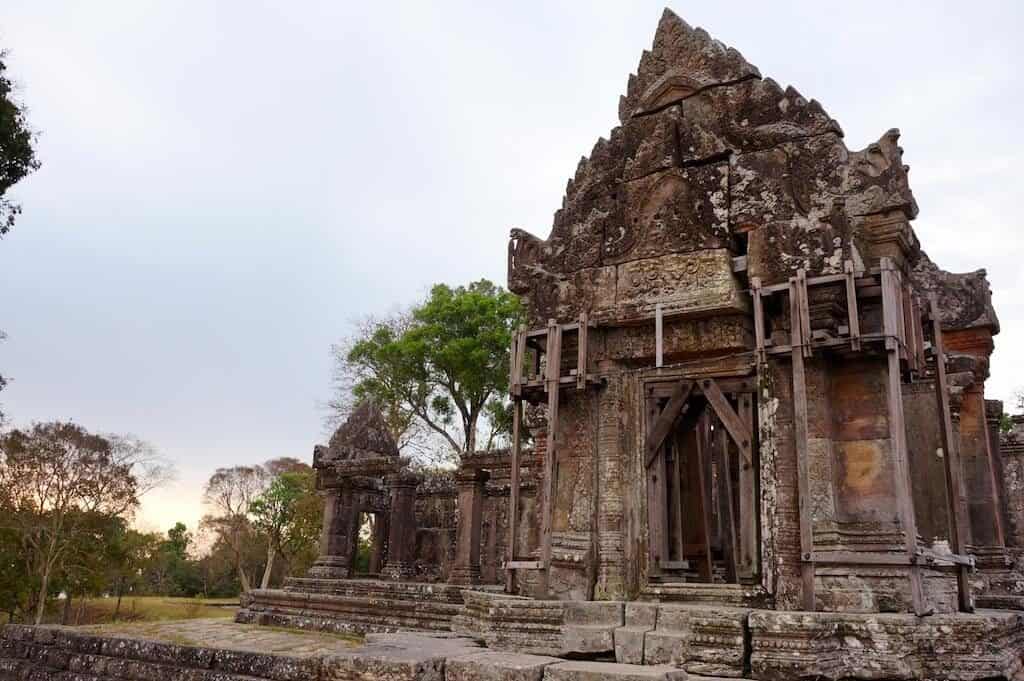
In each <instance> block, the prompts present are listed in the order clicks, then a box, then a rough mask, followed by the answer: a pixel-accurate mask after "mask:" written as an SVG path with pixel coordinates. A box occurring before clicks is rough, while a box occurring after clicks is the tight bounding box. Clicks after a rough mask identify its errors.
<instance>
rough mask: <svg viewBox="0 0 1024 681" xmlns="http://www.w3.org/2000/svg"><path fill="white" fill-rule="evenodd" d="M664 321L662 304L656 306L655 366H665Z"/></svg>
mask: <svg viewBox="0 0 1024 681" xmlns="http://www.w3.org/2000/svg"><path fill="white" fill-rule="evenodd" d="M663 323H664V320H663V319H662V312H661V303H658V304H657V305H655V306H654V366H656V367H659V368H660V367H662V366H664V358H663V356H662V353H663V351H664V348H665V346H664V327H663Z"/></svg>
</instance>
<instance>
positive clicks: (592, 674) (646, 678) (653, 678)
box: [544, 661, 687, 681]
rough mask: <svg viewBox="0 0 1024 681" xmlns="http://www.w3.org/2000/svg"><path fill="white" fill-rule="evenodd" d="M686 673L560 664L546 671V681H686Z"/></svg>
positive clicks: (666, 668)
mask: <svg viewBox="0 0 1024 681" xmlns="http://www.w3.org/2000/svg"><path fill="white" fill-rule="evenodd" d="M686 678H687V676H686V672H685V671H683V670H682V669H677V668H676V667H670V666H668V665H636V664H617V663H615V662H580V661H571V662H560V663H558V664H553V665H549V666H548V667H545V669H544V681H686Z"/></svg>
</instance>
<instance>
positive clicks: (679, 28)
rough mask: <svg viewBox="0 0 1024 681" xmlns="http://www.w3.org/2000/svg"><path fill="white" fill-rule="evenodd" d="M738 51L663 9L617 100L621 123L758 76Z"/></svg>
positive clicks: (756, 71)
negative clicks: (712, 87) (711, 88)
mask: <svg viewBox="0 0 1024 681" xmlns="http://www.w3.org/2000/svg"><path fill="white" fill-rule="evenodd" d="M760 75H761V74H760V72H759V71H758V70H757V67H756V66H753V65H752V64H749V63H747V60H746V59H744V58H743V55H742V54H740V53H739V52H738V51H736V50H734V49H733V48H731V47H726V46H725V45H723V44H722V43H720V42H718V41H717V40H715V39H714V38H712V37H711V36H710V35H708V33H707V31H705V30H704V29H702V28H699V27H698V28H693V27H692V26H690V25H689V24H687V23H686V22H685V21H683V20H682V19H681V18H680V17H679V16H678V15H677V14H676V13H675V12H673V11H672V10H670V9H668V8H666V9H665V12H664V13H663V14H662V15H661V21H660V22H659V23H658V30H657V32H656V33H655V35H654V44H653V45H652V46H651V49H650V51H645V52H644V54H643V57H641V59H640V66H639V67H638V68H637V72H636V74H634V75H631V76H630V78H629V83H628V85H627V87H626V94H625V96H623V97H622V99H621V100H620V102H619V119H620V120H621V121H622V122H623V123H625V122H626V120H627V119H628V118H630V117H631V116H633V115H635V114H636V113H638V112H640V111H641V110H653V109H656V108H657V107H660V106H666V105H668V104H671V103H673V102H677V101H679V100H681V99H683V98H684V97H687V96H689V95H691V94H693V93H694V92H696V91H698V90H700V89H702V88H705V87H708V86H710V85H718V84H721V83H730V82H736V81H739V80H743V79H744V78H751V77H756V76H760Z"/></svg>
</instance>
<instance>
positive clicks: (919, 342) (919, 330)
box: [913, 295, 925, 373]
mask: <svg viewBox="0 0 1024 681" xmlns="http://www.w3.org/2000/svg"><path fill="white" fill-rule="evenodd" d="M913 300H914V338H915V341H914V347H915V349H916V350H917V371H918V373H922V372H923V371H924V363H925V356H924V326H923V325H922V323H921V316H922V314H923V313H924V309H923V308H922V306H921V299H920V298H919V297H918V296H916V295H915V296H914V297H913Z"/></svg>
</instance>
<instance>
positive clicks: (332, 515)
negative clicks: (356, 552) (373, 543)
mask: <svg viewBox="0 0 1024 681" xmlns="http://www.w3.org/2000/svg"><path fill="white" fill-rule="evenodd" d="M350 496H351V493H350V490H349V489H348V486H347V485H345V484H342V486H341V487H333V488H329V489H327V490H326V494H325V495H324V523H323V530H322V532H321V535H320V557H319V558H318V559H317V561H316V562H315V563H313V567H311V568H310V569H309V576H310V577H315V578H317V579H347V578H348V577H350V576H351V573H352V504H351V503H350V501H351V499H350Z"/></svg>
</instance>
